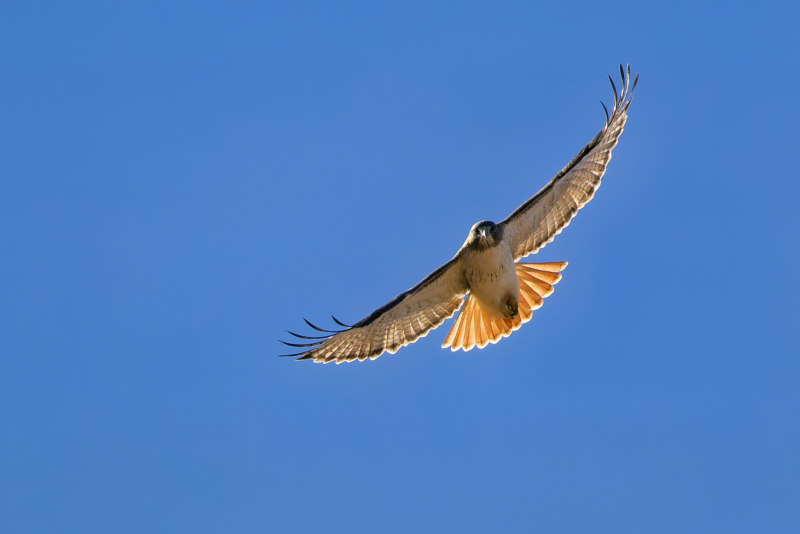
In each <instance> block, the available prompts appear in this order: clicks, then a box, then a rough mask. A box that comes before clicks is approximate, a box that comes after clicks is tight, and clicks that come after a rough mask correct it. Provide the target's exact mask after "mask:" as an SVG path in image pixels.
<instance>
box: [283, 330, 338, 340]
mask: <svg viewBox="0 0 800 534" xmlns="http://www.w3.org/2000/svg"><path fill="white" fill-rule="evenodd" d="M286 332H287V333H289V334H292V335H293V336H294V337H299V338H300V339H329V338H330V337H331V336H301V335H300V334H295V333H294V332H292V331H291V330H287V331H286Z"/></svg>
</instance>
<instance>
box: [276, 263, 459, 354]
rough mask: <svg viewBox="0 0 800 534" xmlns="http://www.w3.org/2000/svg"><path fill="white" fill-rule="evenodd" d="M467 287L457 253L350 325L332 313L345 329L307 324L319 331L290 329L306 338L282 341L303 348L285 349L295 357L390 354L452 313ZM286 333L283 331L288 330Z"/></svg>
mask: <svg viewBox="0 0 800 534" xmlns="http://www.w3.org/2000/svg"><path fill="white" fill-rule="evenodd" d="M467 290H468V286H467V282H466V280H465V278H464V274H463V272H462V270H461V268H460V256H458V255H456V256H455V257H454V258H453V259H452V260H450V261H448V262H447V263H445V264H444V265H442V266H441V267H439V268H438V269H436V270H435V271H433V272H432V273H431V274H429V275H428V276H427V277H425V279H424V280H422V281H421V282H420V283H418V284H417V285H415V286H414V287H412V288H411V289H409V290H408V291H406V292H404V293H401V294H399V295H398V296H396V297H395V298H394V299H392V300H391V301H389V302H388V303H386V304H385V305H383V306H381V307H380V308H378V309H377V310H375V311H374V312H372V313H371V314H369V315H368V316H367V317H365V318H364V319H362V320H361V321H359V322H357V323H356V324H354V325H353V326H347V325H345V324H344V323H342V322H341V321H339V320H338V319H336V318H335V317H333V320H334V321H335V322H336V323H337V324H338V325H340V326H343V327H345V329H344V330H326V329H323V328H319V327H318V326H315V325H313V324H311V323H310V322H309V321H308V320H307V319H303V320H304V321H305V322H306V324H308V325H309V326H310V327H311V328H313V329H314V330H316V331H318V332H322V333H323V335H320V336H303V335H299V334H295V333H294V332H289V334H291V335H293V336H295V337H297V338H300V339H303V340H313V341H312V342H310V343H287V342H285V341H281V343H283V344H285V345H289V346H290V347H299V348H304V349H306V350H304V351H303V352H298V353H296V354H285V355H283V356H287V357H297V359H298V360H311V361H314V362H317V363H330V362H336V363H337V364H338V363H343V362H352V361H355V360H359V361H364V360H366V359H367V358H369V359H371V360H374V359H375V358H377V357H378V356H380V355H381V354H383V353H384V352H387V351H388V352H389V353H390V354H394V353H395V352H397V351H398V350H399V349H400V348H401V347H405V346H406V345H408V344H410V343H413V342H415V341H416V340H417V339H419V338H421V337H425V336H426V335H428V332H430V331H431V330H433V329H435V328H436V327H438V326H439V325H440V324H442V323H443V322H444V321H445V320H447V319H448V318H450V317H452V316H453V314H454V313H455V312H456V311H458V309H459V307H460V306H461V304H462V303H463V302H464V296H465V295H466V293H467ZM287 332H288V330H287Z"/></svg>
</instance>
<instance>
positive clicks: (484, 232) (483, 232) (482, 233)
mask: <svg viewBox="0 0 800 534" xmlns="http://www.w3.org/2000/svg"><path fill="white" fill-rule="evenodd" d="M481 237H486V228H481Z"/></svg>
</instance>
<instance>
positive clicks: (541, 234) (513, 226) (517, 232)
mask: <svg viewBox="0 0 800 534" xmlns="http://www.w3.org/2000/svg"><path fill="white" fill-rule="evenodd" d="M619 70H620V75H621V78H622V87H621V92H620V94H619V96H618V95H617V88H616V86H615V85H614V81H613V80H611V77H609V80H611V86H612V87H613V88H614V108H613V109H612V110H611V115H610V117H608V118H607V120H606V124H605V126H604V127H603V129H602V130H601V131H600V133H598V134H597V135H596V136H595V138H594V139H592V140H591V141H590V142H589V144H588V145H586V146H585V147H584V148H583V150H581V151H580V152H579V153H578V155H577V156H575V157H574V158H573V159H572V161H570V162H569V163H568V164H567V166H566V167H564V168H563V169H562V170H561V172H559V173H558V174H557V175H556V176H555V177H554V178H553V179H552V180H550V182H548V184H547V185H546V186H544V188H542V190H541V191H539V192H538V193H536V195H534V196H533V197H531V198H530V199H528V201H527V202H525V203H524V204H522V205H521V206H520V207H519V208H517V209H516V210H515V211H514V213H512V214H511V215H509V216H508V218H506V219H505V220H504V221H502V222H501V223H499V224H500V225H502V226H503V227H504V228H503V231H504V234H505V235H506V236H507V237H506V239H507V240H508V241H509V246H510V247H511V251H512V253H513V255H514V261H517V260H519V259H520V258H524V257H525V256H527V255H528V254H533V253H535V252H536V251H538V250H539V249H540V248H542V247H544V246H545V245H546V244H547V243H549V242H551V241H552V240H553V238H554V237H555V236H556V235H558V234H559V233H561V230H563V229H564V228H565V227H566V226H567V225H569V223H570V220H571V219H572V217H574V216H575V214H576V213H577V212H578V210H579V209H581V208H582V207H583V206H584V205H586V203H587V202H589V201H590V200H591V199H592V197H593V196H594V193H595V191H597V188H598V187H600V178H601V177H602V176H603V174H604V173H605V172H606V165H608V161H609V160H610V159H611V149H613V148H614V147H615V146H616V144H617V141H618V140H619V136H620V135H621V134H622V129H623V127H624V126H625V121H626V120H627V118H628V115H627V112H628V106H630V104H631V97H632V95H633V90H634V88H635V87H636V82H637V81H638V79H639V75H638V74H637V75H636V78H635V79H634V80H633V84H631V83H630V82H631V79H630V77H631V70H630V66H628V69H627V72H626V71H625V70H623V68H622V65H620V67H619ZM604 107H605V106H604Z"/></svg>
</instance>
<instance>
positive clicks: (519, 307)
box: [284, 65, 638, 363]
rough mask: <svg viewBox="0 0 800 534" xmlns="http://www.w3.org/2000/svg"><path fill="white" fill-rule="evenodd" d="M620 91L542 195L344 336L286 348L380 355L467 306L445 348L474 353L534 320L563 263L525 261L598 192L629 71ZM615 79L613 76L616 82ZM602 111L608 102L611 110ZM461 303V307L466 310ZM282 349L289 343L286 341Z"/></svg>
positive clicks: (311, 356)
mask: <svg viewBox="0 0 800 534" xmlns="http://www.w3.org/2000/svg"><path fill="white" fill-rule="evenodd" d="M620 74H621V77H622V92H621V93H620V94H619V95H617V89H616V87H615V86H614V82H613V81H612V82H611V85H612V86H614V108H613V109H612V112H611V115H610V116H609V115H608V114H607V116H606V124H605V126H604V127H603V129H602V130H601V131H600V133H598V134H597V135H596V136H595V137H594V139H592V140H591V141H590V142H589V144H587V145H586V146H585V147H584V148H583V150H581V151H580V152H579V153H578V155H577V156H575V157H574V158H573V159H572V161H570V162H569V163H568V164H567V165H566V166H565V167H564V168H563V169H562V170H561V171H560V172H559V173H558V174H556V176H555V177H554V178H553V179H552V180H550V182H548V183H547V185H545V186H544V187H543V188H542V189H541V190H540V191H539V192H538V193H536V194H535V195H534V196H533V197H531V198H530V199H528V200H527V201H526V202H524V203H523V204H522V205H521V206H520V207H519V208H517V209H516V210H515V211H514V212H513V213H512V214H511V215H509V216H508V217H507V218H506V219H504V220H503V221H501V222H499V223H493V222H490V221H482V222H479V223H476V224H475V225H474V226H473V227H472V229H471V230H470V233H469V236H468V237H467V240H466V241H465V242H464V244H463V245H462V246H461V248H460V249H459V250H458V252H457V253H456V255H455V256H454V257H453V259H451V260H450V261H449V262H447V263H446V264H444V265H442V266H441V267H440V268H438V269H436V270H435V271H434V272H432V273H431V274H430V275H429V276H427V277H426V278H425V279H424V280H422V281H421V282H420V283H419V284H417V285H416V286H414V287H412V288H411V289H409V290H408V291H406V292H405V293H401V294H400V295H398V296H397V297H395V298H394V299H393V300H392V301H390V302H388V303H387V304H386V305H384V306H382V307H380V308H378V309H377V310H375V311H374V312H372V313H371V314H370V315H368V316H367V317H365V318H364V319H362V320H361V321H359V322H358V323H356V324H354V325H353V326H348V325H345V324H344V323H342V322H340V321H338V320H337V319H336V318H334V321H336V323H337V324H339V325H340V326H343V327H345V329H344V330H325V329H322V328H318V327H316V326H314V325H313V324H311V323H309V322H308V321H306V322H307V323H308V324H309V325H310V326H311V327H312V328H314V329H315V330H317V331H319V332H322V333H323V334H324V335H321V336H304V335H299V334H294V333H292V332H290V334H292V335H294V336H296V337H298V338H301V339H304V340H312V342H311V343H286V344H287V345H290V346H293V347H301V348H303V349H305V350H304V351H303V352H300V353H298V354H292V355H290V356H299V358H298V359H300V360H313V361H315V362H322V363H328V362H336V363H342V362H345V361H353V360H365V359H367V358H370V359H375V358H377V357H378V356H380V355H381V354H383V353H384V352H389V353H392V354H393V353H395V352H396V351H397V350H399V349H400V348H401V347H403V346H405V345H408V344H409V343H413V342H414V341H416V340H417V339H419V338H420V337H424V336H426V335H427V334H428V332H429V331H431V330H432V329H434V328H436V327H437V326H439V325H440V324H442V323H443V322H444V321H445V320H447V319H448V318H449V317H452V316H453V314H455V313H456V311H458V309H459V308H461V311H460V312H459V314H458V317H457V318H456V320H455V321H454V323H453V326H452V327H451V329H450V332H449V333H448V334H447V336H446V337H445V340H444V343H443V344H442V346H443V347H450V348H451V350H454V351H455V350H458V349H463V350H470V349H472V348H473V347H475V346H478V347H479V348H483V347H485V346H486V345H487V344H488V343H496V342H497V341H499V340H500V339H501V338H503V337H506V336H508V335H510V334H511V333H512V332H513V331H515V330H517V329H518V328H519V327H520V326H521V325H522V324H523V323H525V322H527V321H528V320H530V318H531V315H532V312H533V310H535V309H537V308H539V307H540V306H541V305H542V299H543V298H544V297H547V296H548V295H550V294H551V293H552V292H553V284H555V283H556V282H558V281H559V280H560V279H561V275H560V274H559V271H561V270H563V269H564V267H566V265H567V263H566V262H557V263H522V262H520V261H519V260H520V259H522V258H524V257H525V256H528V255H529V254H535V253H536V252H537V251H538V250H539V249H541V248H542V247H544V246H545V245H546V244H547V243H549V242H550V241H552V240H553V238H554V237H555V236H556V235H557V234H559V233H560V232H561V230H563V229H564V228H565V227H566V226H567V225H568V224H569V223H570V221H571V220H572V217H574V216H575V214H576V213H577V212H578V210H579V209H580V208H582V207H583V206H584V205H585V204H586V203H587V202H589V200H591V199H592V197H593V196H594V193H595V191H596V190H597V188H598V187H599V186H600V178H601V177H602V176H603V174H604V173H605V170H606V165H607V164H608V161H609V160H610V159H611V150H612V149H613V148H614V146H615V145H616V144H617V141H618V139H619V136H620V135H621V134H622V129H623V126H624V125H625V121H626V120H627V110H628V107H629V106H630V103H631V100H630V97H631V94H632V93H633V89H634V88H635V87H636V81H637V80H638V75H637V78H636V80H634V81H633V84H630V67H629V68H628V71H627V76H626V72H625V71H624V70H623V69H622V66H621V65H620ZM609 79H610V78H609ZM604 107H605V106H604ZM462 304H463V306H462ZM284 343H285V342H284Z"/></svg>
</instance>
